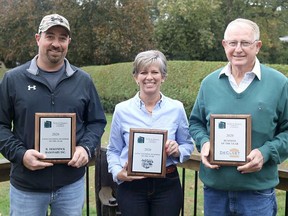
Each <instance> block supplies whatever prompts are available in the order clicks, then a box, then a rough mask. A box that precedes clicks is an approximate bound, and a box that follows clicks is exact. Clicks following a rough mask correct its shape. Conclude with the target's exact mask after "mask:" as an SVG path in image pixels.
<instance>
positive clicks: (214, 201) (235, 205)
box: [204, 186, 277, 216]
mask: <svg viewBox="0 0 288 216" xmlns="http://www.w3.org/2000/svg"><path fill="white" fill-rule="evenodd" d="M276 214H277V201H276V195H275V190H274V189H273V188H272V189H267V190H260V191H223V190H215V189H212V188H210V187H207V186H204V215H205V216H219V215H221V216H238V215H239V216H240V215H241V216H252V215H253V216H275V215H276Z"/></svg>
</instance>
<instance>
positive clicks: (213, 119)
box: [210, 114, 251, 166]
mask: <svg viewBox="0 0 288 216" xmlns="http://www.w3.org/2000/svg"><path fill="white" fill-rule="evenodd" d="M250 151H251V115H246V114H239V115H236V114H233V115H232V114H211V116H210V163H211V164H216V165H226V166H239V165H243V164H245V163H247V162H248V161H247V155H248V154H249V153H250Z"/></svg>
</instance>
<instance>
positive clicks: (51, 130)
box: [35, 113, 76, 163]
mask: <svg viewBox="0 0 288 216" xmlns="http://www.w3.org/2000/svg"><path fill="white" fill-rule="evenodd" d="M75 146H76V114H75V113H35V149H36V150H37V151H39V152H40V153H43V154H45V155H46V158H45V159H44V160H43V161H47V162H51V163H67V162H69V161H70V160H71V159H72V157H73V154H74V152H75Z"/></svg>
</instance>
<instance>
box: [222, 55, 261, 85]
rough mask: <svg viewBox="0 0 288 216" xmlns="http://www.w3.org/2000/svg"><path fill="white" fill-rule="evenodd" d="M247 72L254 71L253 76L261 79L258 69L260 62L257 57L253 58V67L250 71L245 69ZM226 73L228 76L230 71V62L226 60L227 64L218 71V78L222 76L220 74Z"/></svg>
mask: <svg viewBox="0 0 288 216" xmlns="http://www.w3.org/2000/svg"><path fill="white" fill-rule="evenodd" d="M247 72H251V73H254V74H255V76H256V77H257V78H258V79H259V80H261V70H260V62H259V60H258V58H257V57H256V60H255V64H254V67H253V68H252V70H251V71H247ZM224 74H225V75H226V76H227V77H229V76H230V75H231V74H232V73H231V63H230V62H228V64H227V65H226V66H225V67H224V68H223V69H222V70H221V71H220V73H219V76H218V78H219V79H220V78H221V77H222V75H224Z"/></svg>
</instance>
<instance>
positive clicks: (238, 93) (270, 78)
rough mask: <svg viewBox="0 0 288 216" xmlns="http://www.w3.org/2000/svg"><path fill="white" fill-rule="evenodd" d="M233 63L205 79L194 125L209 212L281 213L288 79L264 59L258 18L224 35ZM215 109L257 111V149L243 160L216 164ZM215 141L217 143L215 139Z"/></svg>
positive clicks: (217, 215) (237, 23)
mask: <svg viewBox="0 0 288 216" xmlns="http://www.w3.org/2000/svg"><path fill="white" fill-rule="evenodd" d="M222 44H223V47H224V49H225V53H226V56H227V59H228V61H229V62H228V64H227V65H226V66H225V67H224V68H220V69H218V70H216V71H214V72H213V73H211V74H210V75H208V76H207V77H206V78H205V79H204V80H203V81H202V83H201V87H200V90H199V93H198V96H197V100H196V102H195V104H194V107H193V109H192V112H191V116H190V119H189V123H190V126H189V131H190V134H191V135H192V137H193V139H194V140H195V143H196V147H197V149H198V151H199V152H201V165H200V178H201V180H202V181H203V183H204V213H205V216H208V215H209V216H226V215H243V216H251V215H253V216H256V215H261V216H271V215H276V214H277V202H276V196H275V191H274V188H275V186H276V185H277V184H278V183H279V178H278V171H277V165H278V164H280V163H281V162H283V161H284V160H285V159H286V158H287V156H288V82H287V78H286V77H285V76H284V75H283V74H282V73H280V72H278V71H276V70H274V69H272V68H270V67H267V66H264V65H262V64H260V62H259V60H258V59H257V57H256V55H257V54H258V52H259V50H260V48H261V46H262V42H261V41H260V31H259V27H258V26H257V24H256V23H254V22H252V21H250V20H247V19H236V20H234V21H232V22H231V23H229V25H228V26H227V28H226V31H225V33H224V39H223V41H222ZM211 114H233V115H235V114H236V115H239V114H245V115H251V119H252V129H251V152H250V153H249V154H248V156H247V163H245V164H244V165H238V166H223V165H222V166H221V164H217V163H216V164H214V163H213V164H211V161H210V160H209V156H210V155H209V154H211V151H210V147H211V146H210V116H211ZM211 145H212V144H211Z"/></svg>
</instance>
